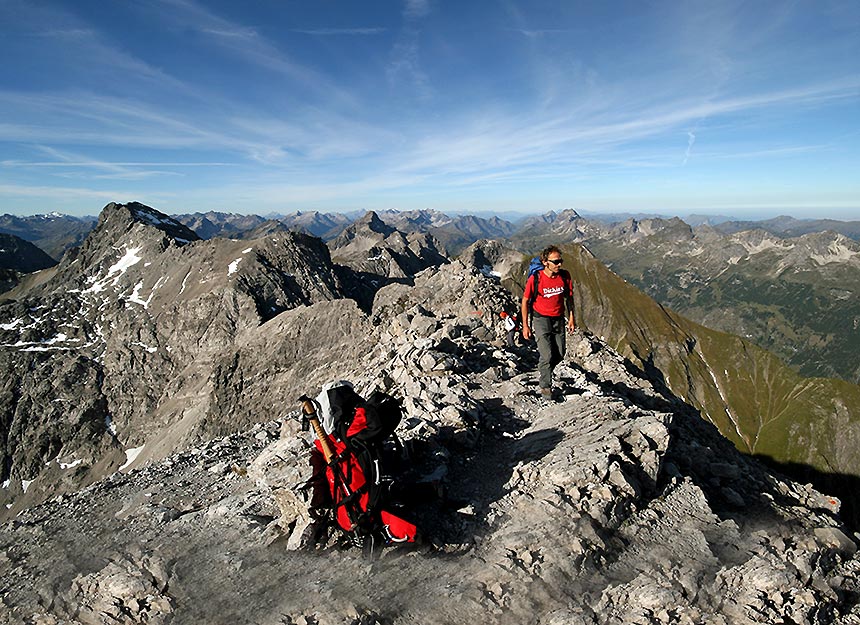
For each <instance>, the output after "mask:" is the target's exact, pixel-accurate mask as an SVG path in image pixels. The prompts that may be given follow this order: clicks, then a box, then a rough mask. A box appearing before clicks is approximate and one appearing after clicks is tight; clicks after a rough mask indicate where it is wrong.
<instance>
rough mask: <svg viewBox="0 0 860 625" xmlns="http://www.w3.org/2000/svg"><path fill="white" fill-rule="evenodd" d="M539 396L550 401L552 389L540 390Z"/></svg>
mask: <svg viewBox="0 0 860 625" xmlns="http://www.w3.org/2000/svg"><path fill="white" fill-rule="evenodd" d="M540 395H541V397H543V398H544V399H552V389H551V388H542V389H541V390H540Z"/></svg>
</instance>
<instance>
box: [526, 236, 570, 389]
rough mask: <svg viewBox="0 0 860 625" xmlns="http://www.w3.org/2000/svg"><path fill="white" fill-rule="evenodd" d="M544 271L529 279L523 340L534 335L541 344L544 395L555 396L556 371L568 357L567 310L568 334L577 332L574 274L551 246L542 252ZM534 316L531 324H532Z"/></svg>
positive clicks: (541, 374)
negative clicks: (553, 388)
mask: <svg viewBox="0 0 860 625" xmlns="http://www.w3.org/2000/svg"><path fill="white" fill-rule="evenodd" d="M540 260H541V262H542V263H543V269H541V270H540V271H538V272H537V273H535V274H534V276H533V277H529V279H528V280H527V281H526V289H525V292H524V293H523V300H522V305H521V308H522V310H521V313H522V315H521V318H522V324H523V338H524V339H525V340H528V339H529V338H530V337H531V336H532V335H534V337H535V340H536V341H537V346H538V353H539V355H540V358H539V359H538V372H539V374H540V383H539V385H540V392H541V395H543V396H544V397H552V371H553V369H555V366H556V365H557V364H558V363H560V362H561V361H562V359H563V357H564V351H565V308H567V324H566V325H567V331H568V332H573V330H574V329H575V328H576V322H575V320H574V317H573V284H572V282H571V279H570V273H568V272H567V271H565V270H564V269H562V268H561V265H562V263H563V262H564V261H563V259H562V257H561V250H559V249H558V248H557V247H556V246H555V245H550V246H549V247H547V248H546V249H544V250H543V251H542V252H541V253H540ZM529 313H531V325H529Z"/></svg>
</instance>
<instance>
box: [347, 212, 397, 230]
mask: <svg viewBox="0 0 860 625" xmlns="http://www.w3.org/2000/svg"><path fill="white" fill-rule="evenodd" d="M355 225H356V226H357V227H359V228H360V227H362V226H363V227H366V228H367V229H369V230H370V231H371V232H376V233H378V234H382V235H386V236H387V235H389V234H391V233H393V232H395V231H396V228H392V227H391V226H389V225H388V224H386V223H385V222H384V221H382V219H380V217H379V215H378V214H377V213H376V211H368V212H366V213H365V214H364V216H363V217H361V219H358V220H356V222H355Z"/></svg>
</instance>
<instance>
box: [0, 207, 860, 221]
mask: <svg viewBox="0 0 860 625" xmlns="http://www.w3.org/2000/svg"><path fill="white" fill-rule="evenodd" d="M102 208H104V207H102ZM151 208H155V209H156V210H160V209H158V207H157V206H151ZM101 210H102V209H99V210H98V211H95V212H92V213H83V214H77V215H76V214H71V213H64V212H62V211H46V212H39V213H12V212H8V211H3V210H0V215H12V216H14V217H20V218H27V217H45V216H50V215H51V214H53V213H56V214H58V215H61V216H70V217H78V218H92V219H96V218H98V216H99V214H100V213H101ZM422 210H425V211H436V212H440V213H444V214H446V215H449V216H457V215H471V216H475V217H481V218H484V219H489V218H492V217H499V218H500V219H504V220H507V221H517V220H521V219H525V218H528V217H534V216H539V215H545V214H547V213H549V212H553V213H556V214H559V213H561V212H564V211H566V210H575V211H576V212H577V213H578V214H579V215H580V216H582V217H584V218H586V219H589V218H592V219H597V220H600V219H601V218H603V219H606V218H610V217H617V218H619V219H627V218H631V217H632V218H635V219H648V218H662V219H671V218H674V217H678V218H680V219H682V220H684V221H687V220H690V219H694V220H700V219H707V220H710V221H713V222H723V221H753V222H756V221H767V220H770V219H775V218H777V217H788V218H791V219H797V220H799V221H802V220H810V221H812V220H819V219H824V220H833V221H842V222H849V221H860V219H850V218H849V219H841V218H837V217H797V216H796V215H792V214H790V213H788V212H776V213H774V214H772V215H763V216H749V215H747V216H739V215H731V214H721V213H716V212H700V211H691V212H688V213H670V212H644V211H635V210H619V211H592V210H589V209H585V208H571V207H568V208H559V209H549V210H546V211H526V210H520V211H516V210H510V211H463V210H448V211H442V210H437V209H433V208H425V209H398V208H357V209H353V210H341V211H326V210H316V209H308V210H302V209H297V210H291V211H266V212H253V211H231V210H226V209H207V210H198V211H182V210H179V211H172V212H165V211H161V212H165V214H168V215H187V214H206V213H221V214H236V215H256V216H259V217H265V218H277V217H281V216H289V215H294V214H296V213H314V212H319V213H331V214H342V215H352V216H361V215H364V214H365V213H367V212H370V211H374V212H378V213H381V212H385V211H395V212H413V211H422Z"/></svg>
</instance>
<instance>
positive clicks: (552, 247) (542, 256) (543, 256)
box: [540, 245, 561, 264]
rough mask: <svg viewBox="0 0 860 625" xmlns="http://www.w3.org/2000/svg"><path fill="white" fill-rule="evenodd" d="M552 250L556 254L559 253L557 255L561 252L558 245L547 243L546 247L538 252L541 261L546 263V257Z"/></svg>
mask: <svg viewBox="0 0 860 625" xmlns="http://www.w3.org/2000/svg"><path fill="white" fill-rule="evenodd" d="M553 252H555V253H556V254H559V255H560V254H561V250H560V249H558V247H557V246H555V245H548V246H547V247H545V248H544V249H543V251H542V252H541V253H540V259H541V262H543V263H544V264H546V259H547V258H549V255H550V254H552V253H553Z"/></svg>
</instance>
